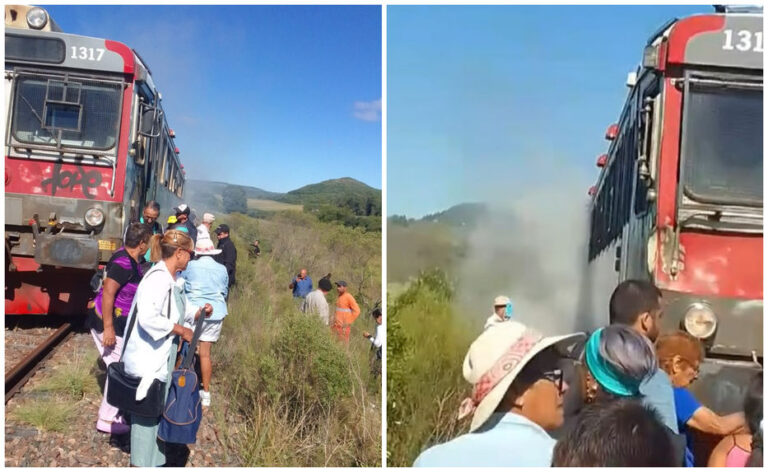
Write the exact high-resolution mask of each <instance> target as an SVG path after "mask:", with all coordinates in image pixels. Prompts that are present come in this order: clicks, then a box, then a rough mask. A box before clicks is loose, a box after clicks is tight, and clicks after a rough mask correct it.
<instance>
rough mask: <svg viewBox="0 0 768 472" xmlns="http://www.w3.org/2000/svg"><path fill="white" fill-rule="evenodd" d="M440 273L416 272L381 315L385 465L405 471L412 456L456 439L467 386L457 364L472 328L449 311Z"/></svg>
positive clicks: (449, 297) (449, 289)
mask: <svg viewBox="0 0 768 472" xmlns="http://www.w3.org/2000/svg"><path fill="white" fill-rule="evenodd" d="M452 298H453V289H452V286H451V283H450V281H449V280H448V278H447V277H446V275H445V274H444V273H443V272H442V271H440V270H433V271H430V272H427V273H422V274H421V276H420V277H418V278H417V279H416V280H414V281H413V282H412V283H411V284H410V286H409V287H408V288H407V289H406V290H405V292H403V293H402V294H400V295H399V296H398V297H397V298H396V299H394V300H393V299H391V298H390V299H389V302H388V311H387V447H388V451H387V456H388V461H387V464H388V465H391V466H396V467H409V466H411V465H412V464H413V461H414V460H415V459H416V457H417V456H418V454H419V453H420V452H421V451H423V450H424V449H426V448H427V447H428V446H431V445H433V444H435V443H439V442H444V441H446V440H449V439H451V438H452V437H454V436H456V435H457V434H459V433H460V432H461V431H462V430H463V429H464V428H465V426H466V425H464V424H463V423H461V424H460V423H459V421H458V420H457V419H456V413H457V411H458V407H459V403H460V401H461V399H462V398H463V397H464V396H466V395H467V394H468V393H469V390H470V386H469V384H467V383H466V382H465V381H464V380H463V378H462V374H461V365H462V362H463V359H464V355H465V353H466V352H467V348H468V347H469V345H470V343H471V342H472V340H473V339H474V338H475V335H476V334H479V333H476V332H475V331H476V327H474V326H473V325H472V324H471V323H470V322H469V320H468V319H466V318H463V317H461V316H460V314H458V313H456V312H455V311H454V308H453V305H452Z"/></svg>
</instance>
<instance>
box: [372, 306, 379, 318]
mask: <svg viewBox="0 0 768 472" xmlns="http://www.w3.org/2000/svg"><path fill="white" fill-rule="evenodd" d="M371 316H372V317H373V318H378V317H379V316H381V308H375V309H374V310H373V311H372V312H371Z"/></svg>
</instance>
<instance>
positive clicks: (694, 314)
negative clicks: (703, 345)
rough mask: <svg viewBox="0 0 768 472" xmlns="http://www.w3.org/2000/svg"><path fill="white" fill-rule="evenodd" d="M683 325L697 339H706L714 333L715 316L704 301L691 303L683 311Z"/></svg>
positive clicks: (715, 327) (715, 326) (715, 325)
mask: <svg viewBox="0 0 768 472" xmlns="http://www.w3.org/2000/svg"><path fill="white" fill-rule="evenodd" d="M683 326H685V330H686V331H688V332H689V333H690V334H691V335H693V336H695V337H697V338H699V339H707V338H709V337H710V336H712V335H713V334H715V329H717V316H715V312H714V311H712V308H710V307H709V305H707V304H706V303H699V302H697V303H692V304H691V305H690V306H689V307H688V310H686V312H685V318H683Z"/></svg>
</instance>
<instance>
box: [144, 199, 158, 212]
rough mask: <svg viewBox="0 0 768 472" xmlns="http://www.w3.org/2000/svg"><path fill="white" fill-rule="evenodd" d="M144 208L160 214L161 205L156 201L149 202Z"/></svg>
mask: <svg viewBox="0 0 768 472" xmlns="http://www.w3.org/2000/svg"><path fill="white" fill-rule="evenodd" d="M144 208H151V209H153V210H155V211H156V212H158V213H160V204H159V203H157V202H156V201H154V200H150V201H148V202H147V204H146V205H144Z"/></svg>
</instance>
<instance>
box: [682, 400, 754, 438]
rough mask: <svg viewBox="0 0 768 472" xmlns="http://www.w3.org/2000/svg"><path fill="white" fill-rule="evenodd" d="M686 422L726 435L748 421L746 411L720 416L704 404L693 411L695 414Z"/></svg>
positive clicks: (689, 424) (707, 431)
mask: <svg viewBox="0 0 768 472" xmlns="http://www.w3.org/2000/svg"><path fill="white" fill-rule="evenodd" d="M685 424H687V425H688V426H690V427H691V428H694V429H698V430H699V431H702V432H705V433H709V434H717V435H718V436H725V435H726V434H733V433H735V432H737V431H739V430H740V429H742V428H744V427H745V426H746V424H747V422H746V420H745V418H744V413H731V414H730V415H725V416H720V415H718V414H717V413H715V412H714V411H712V410H710V409H709V408H707V407H705V406H702V407H699V408H698V409H697V410H696V411H695V412H694V413H693V416H691V418H690V419H689V420H688V421H687V422H686V423H685Z"/></svg>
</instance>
